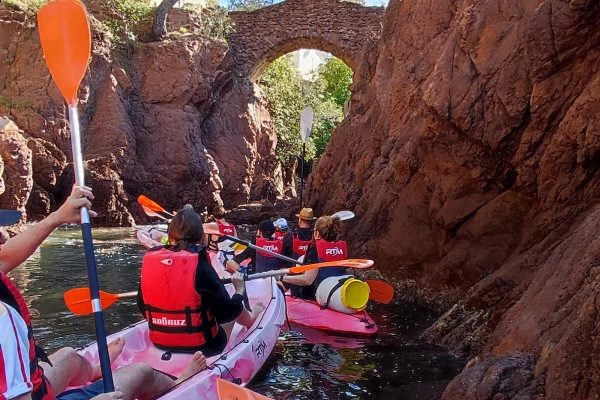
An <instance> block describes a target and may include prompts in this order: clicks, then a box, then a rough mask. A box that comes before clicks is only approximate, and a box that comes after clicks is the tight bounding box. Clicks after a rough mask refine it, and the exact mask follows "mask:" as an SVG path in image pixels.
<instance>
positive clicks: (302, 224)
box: [282, 208, 316, 268]
mask: <svg viewBox="0 0 600 400" xmlns="http://www.w3.org/2000/svg"><path fill="white" fill-rule="evenodd" d="M296 217H298V225H297V226H296V228H295V229H292V231H290V232H288V233H287V234H286V235H285V237H284V238H283V255H284V256H287V257H291V258H295V259H296V260H297V259H299V258H300V257H301V256H303V255H304V254H306V250H307V249H308V244H309V243H310V242H311V241H312V240H313V230H312V223H313V222H314V220H316V218H315V216H314V214H313V210H312V208H303V209H302V210H300V213H299V214H296ZM282 267H285V268H289V267H293V265H291V264H289V263H282Z"/></svg>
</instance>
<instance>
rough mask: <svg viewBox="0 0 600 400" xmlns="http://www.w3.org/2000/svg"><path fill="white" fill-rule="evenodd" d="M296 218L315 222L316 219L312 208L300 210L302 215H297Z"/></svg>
mask: <svg viewBox="0 0 600 400" xmlns="http://www.w3.org/2000/svg"><path fill="white" fill-rule="evenodd" d="M296 217H298V218H300V219H303V220H305V221H313V220H315V219H316V218H315V216H314V215H313V210H312V208H303V209H302V210H300V214H296Z"/></svg>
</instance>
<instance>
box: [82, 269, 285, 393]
mask: <svg viewBox="0 0 600 400" xmlns="http://www.w3.org/2000/svg"><path fill="white" fill-rule="evenodd" d="M226 287H227V290H228V291H229V292H230V294H231V293H233V291H234V289H233V286H232V285H226ZM246 290H247V293H248V298H249V300H250V304H254V303H256V302H258V301H260V302H262V303H263V304H264V305H265V306H266V309H265V311H263V313H262V314H261V315H259V317H258V318H257V319H256V321H255V323H254V325H253V326H252V327H251V328H249V329H247V328H245V327H243V326H241V325H239V324H235V327H234V328H233V332H232V333H231V337H230V340H229V343H228V344H227V347H226V348H225V350H224V351H223V353H222V354H219V355H216V356H214V357H211V358H208V359H207V361H208V366H209V368H207V369H205V370H203V371H201V372H200V373H198V374H196V375H194V376H192V377H191V378H189V379H187V380H185V381H183V382H182V383H180V384H179V385H177V386H175V387H173V388H171V389H170V390H169V391H167V392H166V393H163V394H162V395H161V396H158V397H157V398H160V399H208V400H217V399H218V395H217V387H216V381H217V378H223V379H227V380H234V379H236V380H237V381H239V382H240V384H241V385H242V386H245V385H246V384H247V383H248V382H249V381H250V380H251V379H252V377H253V376H254V375H255V374H256V373H257V372H258V370H259V369H260V368H261V367H262V365H263V364H264V362H265V361H266V359H267V357H268V356H269V355H270V354H271V352H272V350H273V348H274V346H275V343H276V342H277V338H278V337H279V333H280V331H281V327H282V326H283V324H284V321H285V300H284V298H283V294H282V293H281V291H280V290H279V289H278V287H277V285H276V283H275V280H274V279H269V278H267V279H257V280H253V281H248V282H247V283H246ZM118 337H122V338H123V339H125V347H124V348H123V352H122V353H121V355H120V356H119V357H118V358H117V360H116V361H115V362H114V363H113V364H112V368H113V370H115V369H116V368H119V367H122V366H124V365H126V364H130V363H133V362H145V363H147V364H150V366H152V368H154V369H156V370H158V371H162V372H164V373H167V374H170V375H172V376H179V375H180V374H181V372H182V371H183V369H184V368H185V366H186V365H187V364H188V362H189V360H190V359H191V357H192V355H191V354H184V353H175V352H166V351H164V350H160V349H158V348H157V347H155V346H154V345H153V344H152V343H151V342H150V338H149V335H148V324H147V323H146V321H142V322H139V323H137V324H135V325H132V326H130V327H128V328H126V329H124V330H122V331H120V332H118V333H115V334H113V335H110V336H109V337H108V342H110V341H112V340H115V339H116V338H118ZM78 352H79V354H81V355H82V356H83V357H85V358H86V359H88V360H89V361H90V362H91V363H92V364H94V363H97V362H98V349H97V346H96V343H92V344H89V345H87V346H86V347H83V348H82V349H80V350H78Z"/></svg>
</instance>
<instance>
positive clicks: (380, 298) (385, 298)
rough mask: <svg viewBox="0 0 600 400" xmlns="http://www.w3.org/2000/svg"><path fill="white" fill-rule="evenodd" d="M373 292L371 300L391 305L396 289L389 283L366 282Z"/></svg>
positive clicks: (370, 296)
mask: <svg viewBox="0 0 600 400" xmlns="http://www.w3.org/2000/svg"><path fill="white" fill-rule="evenodd" d="M365 283H366V284H367V285H369V288H370V289H371V291H370V292H369V298H370V299H371V300H374V301H376V302H378V303H382V304H389V303H390V301H392V299H393V298H394V287H393V286H392V285H390V284H389V283H387V282H383V281H375V280H370V279H367V280H366V281H365Z"/></svg>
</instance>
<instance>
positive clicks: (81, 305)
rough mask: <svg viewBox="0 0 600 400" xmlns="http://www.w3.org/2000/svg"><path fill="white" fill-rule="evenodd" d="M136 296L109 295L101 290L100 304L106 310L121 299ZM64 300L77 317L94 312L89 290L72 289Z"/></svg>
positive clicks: (131, 294)
mask: <svg viewBox="0 0 600 400" xmlns="http://www.w3.org/2000/svg"><path fill="white" fill-rule="evenodd" d="M135 296H137V292H127V293H107V292H104V291H102V290H101V291H100V302H101V303H102V309H105V308H108V307H110V306H111V305H112V304H113V303H114V302H115V301H117V300H119V299H122V298H125V297H135ZM64 299H65V303H66V305H67V307H68V308H69V310H70V311H71V312H72V313H73V314H75V315H85V314H89V313H91V312H92V306H91V303H90V289H89V288H77V289H71V290H69V291H67V292H65V294H64Z"/></svg>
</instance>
